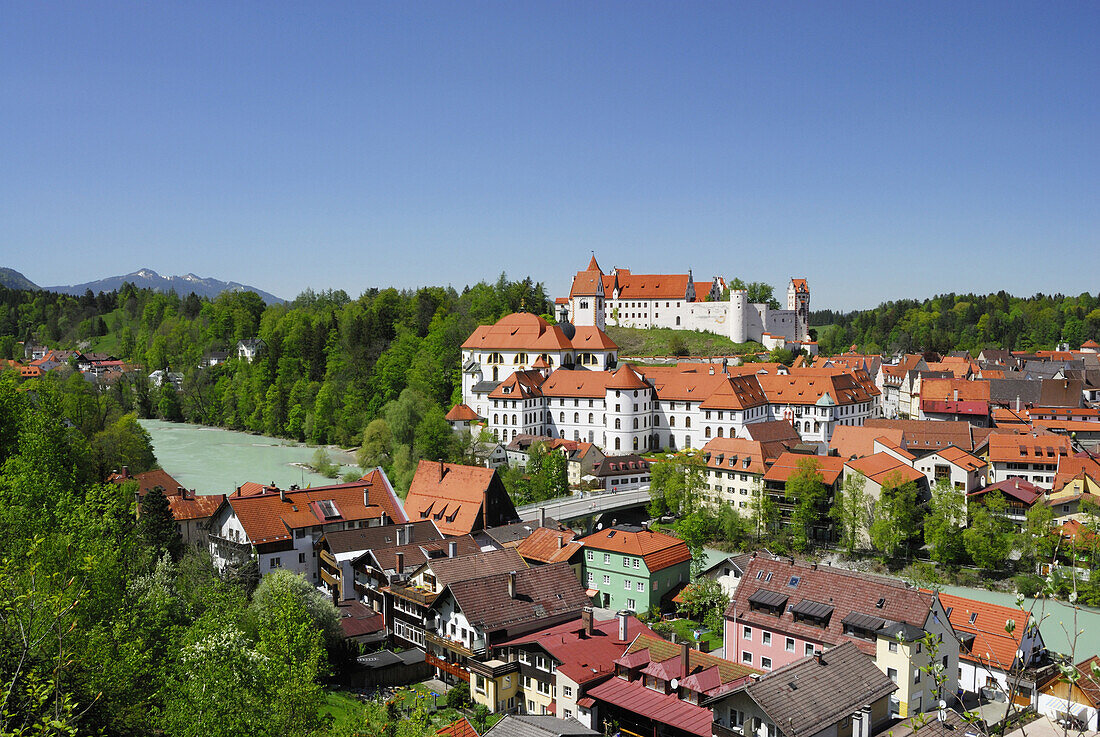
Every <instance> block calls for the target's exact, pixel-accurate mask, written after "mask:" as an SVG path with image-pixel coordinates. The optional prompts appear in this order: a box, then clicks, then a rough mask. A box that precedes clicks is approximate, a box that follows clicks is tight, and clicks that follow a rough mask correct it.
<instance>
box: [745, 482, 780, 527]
mask: <svg viewBox="0 0 1100 737" xmlns="http://www.w3.org/2000/svg"><path fill="white" fill-rule="evenodd" d="M749 508H750V509H751V510H752V522H753V526H754V527H755V528H756V536H757V538H758V539H759V538H760V537H761V536H764V535H770V534H771V533H773V532H775V530H776V527H777V526H778V524H779V505H778V504H776V502H775V499H773V498H772V497H771V495H770V494H768V493H767V491H765V490H764V484H763V482H762V481H757V482H756V483H755V484H754V485H753V490H752V499H750V500H749Z"/></svg>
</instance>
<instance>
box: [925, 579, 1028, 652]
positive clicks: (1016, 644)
mask: <svg viewBox="0 0 1100 737" xmlns="http://www.w3.org/2000/svg"><path fill="white" fill-rule="evenodd" d="M940 603H941V604H943V606H944V609H946V610H947V618H948V619H949V620H950V621H951V626H952V627H953V628H954V629H955V631H956V632H968V633H970V634H972V635H974V642H973V644H972V645H971V648H970V651H969V652H966V651H964V650H962V649H960V652H959V657H960V658H962V659H964V660H969V661H972V662H980V663H983V664H988V665H991V666H993V667H994V668H998V669H1001V670H1008V669H1009V668H1011V667H1012V665H1013V663H1015V662H1016V651H1017V650H1019V649H1020V643H1021V642H1022V641H1023V638H1024V635H1025V634H1027V624H1028V614H1027V612H1025V611H1024V610H1023V609H1014V608H1012V607H1007V606H1000V605H999V604H987V603H986V602H984V601H976V600H974V599H967V598H964V597H962V596H954V595H952V594H944V593H941V594H940ZM1010 619H1011V620H1012V621H1014V622H1015V623H1016V628H1015V629H1014V630H1013V632H1012V634H1011V635H1010V634H1008V632H1006V631H1005V625H1006V623H1007V622H1008V620H1010ZM971 620H973V621H971Z"/></svg>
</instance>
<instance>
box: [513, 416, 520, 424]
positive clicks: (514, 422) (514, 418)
mask: <svg viewBox="0 0 1100 737" xmlns="http://www.w3.org/2000/svg"><path fill="white" fill-rule="evenodd" d="M512 424H513V425H517V424H519V423H517V422H516V416H515V415H512Z"/></svg>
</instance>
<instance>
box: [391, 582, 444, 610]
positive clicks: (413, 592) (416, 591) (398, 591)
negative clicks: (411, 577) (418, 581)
mask: <svg viewBox="0 0 1100 737" xmlns="http://www.w3.org/2000/svg"><path fill="white" fill-rule="evenodd" d="M387 590H388V591H389V592H390V593H391V594H393V595H394V596H396V597H397V598H399V599H405V600H406V601H411V602H414V603H416V604H419V605H420V606H431V605H432V603H434V602H435V600H436V598H437V597H438V596H439V594H438V593H436V592H434V591H430V590H429V589H425V588H417V587H412V586H402V585H400V584H390V586H389V587H388V589H387Z"/></svg>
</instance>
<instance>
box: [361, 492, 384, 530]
mask: <svg viewBox="0 0 1100 737" xmlns="http://www.w3.org/2000/svg"><path fill="white" fill-rule="evenodd" d="M364 495H365V492H364ZM364 506H366V505H364ZM388 521H389V520H388V519H387V517H386V513H385V512H382V514H380V515H379V516H378V524H380V525H382V526H383V527H385V526H386V523H387V522H388Z"/></svg>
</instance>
